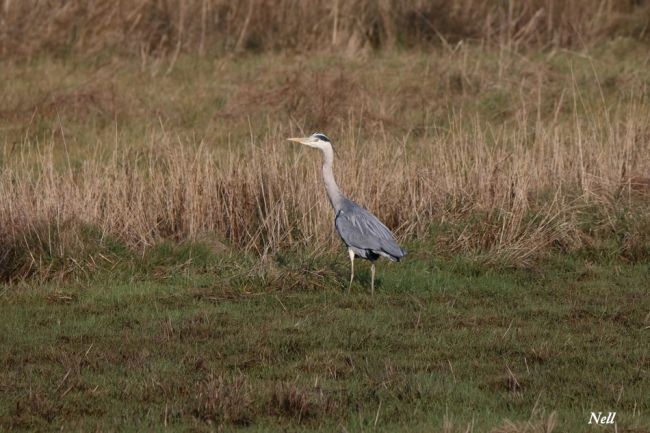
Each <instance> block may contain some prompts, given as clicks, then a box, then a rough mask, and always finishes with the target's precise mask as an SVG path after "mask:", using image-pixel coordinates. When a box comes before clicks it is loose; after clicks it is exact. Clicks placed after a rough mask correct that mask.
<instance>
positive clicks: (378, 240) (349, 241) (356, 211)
mask: <svg viewBox="0 0 650 433" xmlns="http://www.w3.org/2000/svg"><path fill="white" fill-rule="evenodd" d="M288 140H289V141H295V142H297V143H301V144H304V145H307V146H309V147H314V148H316V149H320V150H321V152H322V153H323V182H324V183H325V190H326V191H327V196H328V197H329V200H330V203H331V204H332V207H333V208H334V213H335V215H336V216H335V218H334V225H335V226H336V231H337V232H338V234H339V236H340V237H341V239H342V240H343V242H344V243H345V245H346V246H347V247H348V254H349V256H350V284H349V286H348V291H349V290H350V287H352V281H353V280H354V259H355V257H359V258H363V259H366V260H370V263H371V265H370V273H371V280H370V290H371V293H372V294H373V295H374V293H375V260H377V259H378V258H379V257H385V258H387V259H388V260H391V261H394V262H399V261H400V259H401V258H402V257H404V256H405V255H406V251H404V249H402V247H400V246H399V245H398V244H397V242H396V241H395V236H394V235H393V233H391V231H390V230H389V229H388V228H387V227H386V226H385V225H384V224H383V223H382V222H381V221H379V218H377V217H376V216H374V215H373V214H372V213H371V212H369V211H368V210H366V209H364V208H362V207H361V206H359V205H358V204H356V203H355V202H353V201H352V200H350V199H349V198H347V197H346V196H344V195H343V194H342V193H341V190H340V189H339V187H338V185H337V184H336V181H335V180H334V172H333V170H332V165H333V163H334V151H333V148H332V143H331V141H330V139H329V138H327V136H326V135H325V134H323V133H320V132H317V133H315V134H312V135H310V136H309V137H299V138H289V139H288Z"/></svg>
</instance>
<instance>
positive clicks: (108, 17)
mask: <svg viewBox="0 0 650 433" xmlns="http://www.w3.org/2000/svg"><path fill="white" fill-rule="evenodd" d="M649 16H650V4H649V3H648V2H642V1H637V0H618V1H614V0H576V1H571V2H567V1H559V0H532V1H525V2H522V1H516V0H509V1H500V0H490V1H477V0H435V1H422V0H418V1H406V0H387V1H373V0H355V1H341V0H315V1H313V0H280V1H271V0H246V1H228V0H169V1H160V0H134V1H115V2H106V1H103V0H89V1H84V2H77V1H72V0H48V1H46V0H25V1H11V0H5V1H4V2H3V3H2V7H0V54H1V55H2V56H3V57H31V56H33V55H36V54H39V53H43V52H47V53H57V54H58V55H64V56H65V55H69V54H70V53H78V54H79V53H81V54H96V53H100V52H103V51H105V50H116V49H117V50H119V51H121V52H123V53H125V54H128V55H131V56H142V57H143V58H144V57H149V56H159V55H164V54H170V55H178V53H180V52H188V53H198V54H201V55H203V54H208V53H214V52H240V51H264V50H286V49H289V50H300V51H309V52H312V51H313V50H314V49H318V50H321V49H329V48H333V49H343V50H346V51H347V52H349V53H357V52H358V51H359V50H363V49H366V48H368V49H374V48H385V47H414V46H415V47H417V46H420V47H423V46H425V47H426V46H431V45H444V46H448V45H450V44H452V45H453V44H456V43H458V42H459V41H467V40H474V41H485V42H488V43H493V44H495V45H501V44H508V45H512V46H520V45H521V46H531V45H532V46H541V47H551V46H552V47H583V46H585V45H592V44H594V43H597V42H599V41H602V40H603V39H607V38H610V37H612V36H621V35H622V36H632V37H635V38H641V39H645V38H646V37H647V31H646V29H647V21H648V17H649Z"/></svg>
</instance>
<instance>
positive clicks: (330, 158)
mask: <svg viewBox="0 0 650 433" xmlns="http://www.w3.org/2000/svg"><path fill="white" fill-rule="evenodd" d="M321 150H322V151H323V182H324V183H325V189H326V190H327V196H328V197H329V199H330V203H332V207H333V208H334V211H335V212H338V211H339V209H341V205H342V204H343V194H341V190H339V186H338V185H337V184H336V180H334V171H333V170H332V166H333V165H334V151H333V149H332V146H326V147H323V148H321Z"/></svg>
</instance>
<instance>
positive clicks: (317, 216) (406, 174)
mask: <svg viewBox="0 0 650 433" xmlns="http://www.w3.org/2000/svg"><path fill="white" fill-rule="evenodd" d="M613 116H614V117H613V118H612V119H611V120H612V123H611V125H612V126H610V127H609V128H606V129H598V128H593V122H591V121H590V119H579V118H575V119H574V121H575V124H574V125H573V127H571V128H569V127H567V126H566V125H564V124H558V125H555V126H551V127H548V126H546V127H542V125H537V126H536V127H534V128H533V130H532V131H531V130H530V129H529V128H526V127H524V124H522V125H521V129H511V130H508V131H506V130H503V131H498V130H497V131H489V130H487V129H486V128H484V127H482V126H481V125H480V123H479V122H478V121H476V120H475V121H473V120H472V119H466V118H463V117H462V116H460V115H459V116H458V117H456V118H454V119H452V121H451V123H450V129H448V130H444V131H443V130H440V131H439V132H436V133H432V134H430V135H427V136H423V137H419V138H417V139H416V140H407V139H404V140H397V139H395V138H389V137H384V138H381V137H379V136H377V137H375V138H374V139H372V140H367V141H363V142H362V141H360V140H359V139H357V137H355V135H354V130H349V131H347V133H346V134H343V135H342V136H341V137H339V142H340V145H339V146H338V147H339V151H338V153H339V158H338V160H337V161H336V165H335V171H336V174H337V177H338V179H339V183H340V184H341V186H342V188H343V190H344V191H345V193H347V194H348V195H349V196H350V197H352V198H353V199H355V200H356V201H358V202H359V203H361V204H363V205H364V206H367V207H368V208H369V209H371V210H373V211H375V212H376V213H377V214H378V215H379V216H380V217H381V218H382V219H383V220H384V221H385V222H386V223H387V224H388V225H389V226H390V227H392V228H395V229H396V232H397V234H398V236H399V237H400V238H401V239H402V240H403V241H407V242H408V241H411V242H413V241H416V240H419V241H420V242H419V243H414V245H419V246H418V247H416V248H414V249H415V251H414V252H415V253H416V254H417V251H418V249H421V250H422V251H420V253H426V251H435V252H437V253H443V254H444V253H463V254H473V255H476V256H477V257H483V258H484V259H485V260H488V261H490V262H494V263H502V264H507V265H514V266H527V265H530V264H531V263H533V262H534V261H535V259H537V258H539V257H540V256H541V255H543V254H544V253H546V252H548V251H549V250H551V249H560V250H573V251H575V250H577V249H580V248H583V247H585V246H587V247H588V246H590V245H592V244H593V243H594V242H597V241H598V239H597V238H598V236H605V237H608V236H609V235H608V234H607V232H608V231H611V232H613V233H616V232H617V231H618V230H619V229H621V230H622V232H623V233H625V236H627V237H628V239H627V240H625V241H624V242H623V244H622V245H623V250H622V251H620V253H621V254H622V255H624V256H626V255H627V256H628V258H630V259H640V258H642V257H644V256H645V253H647V251H645V250H644V249H643V245H644V243H645V240H644V239H645V237H644V236H645V235H644V234H643V233H644V230H645V229H644V226H643V224H645V223H647V221H645V220H644V219H643V218H641V219H639V220H638V223H637V224H636V225H634V224H633V225H632V226H631V227H630V226H626V227H621V224H622V222H621V221H622V220H621V219H622V218H623V219H625V218H624V214H625V212H626V210H629V211H633V210H634V209H635V206H636V209H638V206H640V205H643V203H644V202H645V199H644V198H643V197H644V193H647V185H645V184H643V182H642V181H640V180H639V179H641V178H639V177H634V178H632V177H626V176H627V175H626V173H632V172H634V173H644V172H645V173H647V172H648V170H650V160H649V159H648V157H647V155H650V148H649V147H650V145H649V143H650V140H649V136H648V129H647V127H645V126H643V118H645V117H644V116H642V115H641V113H640V112H635V113H624V112H621V113H614V114H613ZM592 120H593V119H592ZM468 122H469V123H471V122H474V123H473V126H471V127H469V128H468V127H467V123H468ZM290 133H291V134H295V131H286V132H281V131H275V132H269V133H268V134H267V135H265V136H263V137H262V138H260V139H252V140H251V141H250V142H249V143H245V146H244V148H243V149H239V151H238V152H236V153H235V152H232V151H228V150H226V149H216V150H215V149H210V148H208V147H207V146H205V145H204V144H202V143H188V142H183V141H182V140H181V139H179V138H178V137H172V136H170V135H168V134H166V133H165V132H162V131H157V132H152V134H151V136H150V139H149V142H148V145H147V146H146V147H144V148H142V149H140V150H133V149H131V148H129V146H128V143H117V145H116V148H115V150H114V151H113V153H112V156H111V157H110V158H108V159H104V158H90V159H87V160H86V161H84V162H83V163H81V164H77V165H75V164H56V163H55V158H54V156H53V149H52V148H51V147H50V148H47V147H45V148H44V149H45V150H44V151H42V152H41V153H39V154H38V155H36V156H34V155H32V157H30V158H23V159H24V161H25V162H24V163H19V162H14V163H13V164H11V165H7V166H6V167H5V168H4V170H3V172H2V175H1V176H0V196H2V197H3V200H2V201H1V202H0V227H1V229H0V241H1V242H2V245H3V248H2V251H4V254H3V256H2V257H0V259H2V269H3V272H4V276H5V278H14V277H16V276H24V275H28V274H30V273H32V272H40V271H43V270H45V271H46V272H50V271H51V269H50V268H48V266H49V265H51V264H52V259H53V258H57V260H58V263H59V264H61V263H68V264H69V265H72V264H75V265H76V264H77V262H78V261H82V262H84V263H85V264H86V265H90V264H92V263H94V262H95V261H98V260H103V259H105V260H109V259H108V258H106V257H105V255H106V254H108V253H107V249H106V247H104V248H102V245H104V246H105V245H107V244H110V243H111V242H114V241H115V240H118V241H119V242H122V243H124V244H125V245H128V246H129V247H130V248H131V249H133V250H136V251H137V250H144V249H146V248H148V247H149V246H151V245H154V244H155V243H157V242H159V241H161V240H164V239H172V240H175V241H186V240H187V241H213V242H219V243H222V244H224V245H225V246H226V247H227V248H231V249H233V250H239V251H246V252H249V253H253V254H255V255H258V256H266V255H272V254H275V253H277V252H282V251H289V250H291V251H303V252H305V251H306V252H308V253H309V254H311V255H319V254H327V253H328V252H330V251H332V249H333V248H336V247H338V240H337V239H336V236H335V234H334V231H333V226H332V219H333V214H332V211H331V209H329V204H328V202H327V200H326V198H325V196H324V191H323V188H322V185H321V180H320V172H319V164H320V155H318V154H317V153H318V152H316V151H311V149H309V150H308V149H301V148H296V147H295V146H294V145H292V144H291V143H288V142H286V141H285V138H286V136H288V135H289V134H290ZM414 141H415V143H414ZM409 146H416V147H417V148H418V149H420V151H419V152H417V153H414V152H412V151H410V150H409ZM625 221H628V222H629V218H627V219H625ZM585 222H588V224H585ZM603 228H604V230H605V234H604V235H603V232H602V230H603ZM89 230H91V232H90V233H92V235H91V236H90V237H88V233H89ZM599 230H600V231H599ZM635 231H636V232H635ZM427 241H430V242H429V243H428V244H427ZM625 242H627V243H628V244H626V243H625ZM626 245H627V246H626ZM626 248H627V250H625V249H626ZM639 248H641V250H639ZM639 254H640V255H639ZM102 255H104V256H102Z"/></svg>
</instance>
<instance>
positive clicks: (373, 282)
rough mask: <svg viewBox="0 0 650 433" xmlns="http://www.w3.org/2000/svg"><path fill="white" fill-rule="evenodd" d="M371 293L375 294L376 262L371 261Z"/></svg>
mask: <svg viewBox="0 0 650 433" xmlns="http://www.w3.org/2000/svg"><path fill="white" fill-rule="evenodd" d="M370 294H371V295H372V296H375V262H371V263H370Z"/></svg>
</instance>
